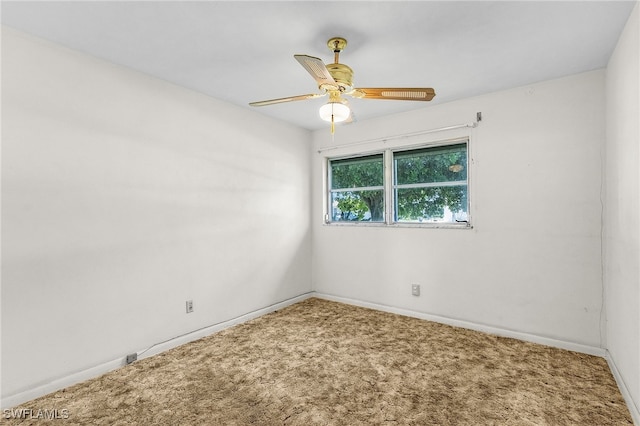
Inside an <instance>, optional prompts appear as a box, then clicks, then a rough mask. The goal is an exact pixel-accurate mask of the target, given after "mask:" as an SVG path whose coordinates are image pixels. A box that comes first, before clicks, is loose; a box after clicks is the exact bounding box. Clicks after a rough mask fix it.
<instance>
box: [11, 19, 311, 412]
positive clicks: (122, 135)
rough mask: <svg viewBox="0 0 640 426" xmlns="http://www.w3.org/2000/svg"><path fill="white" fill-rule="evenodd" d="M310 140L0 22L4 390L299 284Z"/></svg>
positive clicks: (305, 242)
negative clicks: (188, 305)
mask: <svg viewBox="0 0 640 426" xmlns="http://www.w3.org/2000/svg"><path fill="white" fill-rule="evenodd" d="M247 123H251V125H247ZM309 140H310V133H309V132H308V131H304V130H300V129H297V128H294V127H292V126H289V125H285V124H282V123H279V122H276V121H274V120H271V119H268V118H266V117H264V116H262V115H259V114H257V113H253V112H251V111H248V110H245V109H242V108H238V107H234V106H230V105H228V104H225V103H223V102H220V101H216V100H214V99H211V98H208V97H206V96H203V95H201V94H197V93H195V92H191V91H188V90H185V89H182V88H179V87H177V86H173V85H170V84H168V83H165V82H163V81H160V80H157V79H154V78H151V77H148V76H146V75H143V74H139V73H136V72H132V71H129V70H127V69H124V68H121V67H118V66H115V65H111V64H108V63H105V62H102V61H100V60H97V59H94V58H91V57H88V56H85V55H82V54H80V53H77V52H74V51H70V50H67V49H64V48H62V47H60V46H56V45H53V44H49V43H47V42H44V41H41V40H38V39H35V38H32V37H30V36H26V35H24V34H21V33H18V32H15V31H13V30H9V29H6V28H3V32H2V397H3V400H4V399H5V398H7V397H11V396H12V395H16V394H20V393H23V392H25V391H28V390H30V389H34V388H37V387H39V386H44V385H46V384H47V383H49V382H51V381H55V380H59V379H60V378H64V377H65V376H69V375H72V374H74V373H77V372H79V371H83V370H85V369H90V368H93V367H95V366H96V365H100V364H102V363H108V362H109V361H112V360H122V361H124V357H125V355H126V354H128V353H132V352H135V351H138V350H141V349H144V348H146V347H148V346H150V345H153V344H155V343H158V342H161V341H163V340H166V339H170V338H173V337H175V336H178V335H181V334H184V333H188V332H192V331H194V330H198V329H200V328H202V327H206V326H209V325H211V324H215V323H218V322H221V321H226V320H229V319H231V318H234V317H236V316H239V315H243V314H246V313H248V312H251V311H254V310H256V309H261V308H264V307H265V306H269V305H271V304H273V303H276V302H280V301H283V300H286V299H289V298H291V297H294V296H298V295H301V294H304V293H306V292H309V291H310V289H311V280H310V278H311V277H310V269H311V267H310V260H311V257H310V229H309V215H310V213H309V175H310V173H309V168H310V167H309V156H310V151H309ZM187 299H193V301H194V305H195V312H193V313H192V314H188V315H187V314H186V313H185V301H186V300H187Z"/></svg>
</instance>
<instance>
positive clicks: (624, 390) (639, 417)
mask: <svg viewBox="0 0 640 426" xmlns="http://www.w3.org/2000/svg"><path fill="white" fill-rule="evenodd" d="M605 358H606V360H607V364H609V369H610V370H611V373H612V374H613V377H614V378H615V379H616V383H617V384H618V388H619V389H620V393H621V394H622V397H623V398H624V401H625V402H626V403H627V408H628V409H629V412H630V413H631V418H632V419H633V424H634V425H636V426H640V408H639V407H638V406H637V405H636V403H635V401H634V400H633V398H632V397H631V392H629V388H628V387H627V384H626V382H625V381H624V379H623V378H622V375H621V374H620V371H619V370H618V367H617V366H616V363H615V361H614V359H613V357H612V356H611V353H610V352H609V351H607V354H606V356H605Z"/></svg>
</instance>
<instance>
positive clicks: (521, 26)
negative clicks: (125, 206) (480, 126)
mask: <svg viewBox="0 0 640 426" xmlns="http://www.w3.org/2000/svg"><path fill="white" fill-rule="evenodd" d="M635 3H636V1H567V2H558V1H536V2H523V1H517V2H516V1H494V2H487V1H389V2H380V1H341V2H333V1H312V2H301V1H291V2H290V1H257V2H246V1H226V2H223V1H192V2H186V1H173V2H170V1H137V2H128V1H127V2H125V1H104V2H98V1H86V2H80V1H67V2H55V1H45V2H31V1H16V2H10V1H2V9H1V16H2V23H3V24H4V25H8V26H11V27H14V28H17V29H20V30H23V31H26V32H28V33H32V34H34V35H37V36H40V37H43V38H45V39H49V40H51V41H54V42H56V43H59V44H62V45H65V46H68V47H70V48H73V49H76V50H79V51H82V52H86V53H89V54H91V55H94V56H97V57H100V58H104V59H106V60H108V61H111V62H114V63H117V64H121V65H124V66H127V67H130V68H133V69H135V70H138V71H142V72H144V73H147V74H150V75H153V76H156V77H159V78H161V79H164V80H167V81H170V82H173V83H175V84H178V85H181V86H184V87H188V88H191V89H194V90H197V91H199V92H202V93H205V94H207V95H210V96H213V97H215V98H218V99H222V100H224V101H228V102H230V103H233V104H236V105H239V106H242V107H243V108H252V107H249V106H248V103H249V102H251V101H259V100H264V99H272V98H280V97H286V96H293V95H301V94H307V93H316V92H318V90H317V87H316V84H315V81H314V80H313V79H312V78H311V76H310V75H309V74H308V73H307V72H306V71H305V70H304V68H302V67H301V66H300V65H299V64H298V63H297V61H296V60H295V59H294V58H293V55H294V54H298V53H302V54H307V55H311V56H317V57H319V58H322V59H323V60H324V62H325V63H330V62H333V53H332V52H331V51H330V50H329V49H328V48H327V46H326V41H327V40H328V39H329V38H330V37H333V36H342V37H345V38H346V39H347V40H348V46H347V48H346V50H345V51H344V52H343V53H342V54H341V56H340V59H341V60H340V62H342V63H345V64H347V65H349V66H350V67H351V68H353V69H354V71H355V74H354V85H355V86H356V87H408V86H415V87H433V88H435V90H436V97H435V98H434V100H433V101H432V102H431V104H434V103H443V102H448V101H452V100H455V99H460V98H465V97H470V96H475V95H479V94H483V93H488V92H492V91H496V90H501V89H507V88H511V87H518V86H523V85H527V84H531V83H534V82H538V81H543V80H548V79H552V78H557V77H561V76H565V75H570V74H574V73H579V72H583V71H589V70H593V69H598V68H604V67H605V66H606V64H607V61H608V59H609V56H610V55H611V53H612V51H613V48H614V47H615V44H616V42H617V39H618V37H619V35H620V33H621V31H622V29H623V27H624V24H625V23H626V20H627V19H628V17H629V15H630V13H631V10H632V9H633V6H634V5H635ZM324 102H326V98H324V99H314V100H306V101H300V102H291V103H287V104H278V105H271V106H265V107H259V108H252V109H254V110H255V111H258V112H260V113H264V114H266V115H269V116H272V117H275V118H278V119H282V120H287V121H289V122H291V123H293V124H295V125H297V126H300V127H304V128H307V129H318V128H321V127H323V126H326V123H324V122H322V121H321V120H320V118H319V117H318V113H317V111H318V108H319V107H320V105H322V104H323V103H324ZM350 104H351V106H352V108H353V110H354V111H355V114H356V117H357V120H358V121H359V122H362V121H364V120H366V119H368V118H372V117H376V116H381V115H386V114H393V113H397V112H401V111H407V110H409V109H416V108H424V107H425V106H427V105H428V104H425V103H422V102H408V101H388V100H364V99H354V100H350Z"/></svg>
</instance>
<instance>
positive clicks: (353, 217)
mask: <svg viewBox="0 0 640 426" xmlns="http://www.w3.org/2000/svg"><path fill="white" fill-rule="evenodd" d="M383 219H384V192H383V190H382V189H380V190H374V191H336V192H332V193H331V220H332V221H335V222H339V221H351V222H362V221H369V222H382V221H383Z"/></svg>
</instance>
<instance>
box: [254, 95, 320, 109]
mask: <svg viewBox="0 0 640 426" xmlns="http://www.w3.org/2000/svg"><path fill="white" fill-rule="evenodd" d="M323 96H325V93H311V94H309V95H298V96H289V97H288V98H278V99H269V100H267V101H258V102H251V103H249V105H251V106H254V107H258V106H265V105H274V104H281V103H283V102H291V101H304V100H306V99H315V98H321V97H323Z"/></svg>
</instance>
